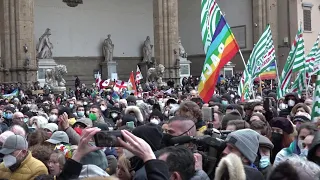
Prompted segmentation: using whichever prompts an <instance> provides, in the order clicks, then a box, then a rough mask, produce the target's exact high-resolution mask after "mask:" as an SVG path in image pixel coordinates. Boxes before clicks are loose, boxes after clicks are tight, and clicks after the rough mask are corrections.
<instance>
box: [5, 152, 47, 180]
mask: <svg viewBox="0 0 320 180" xmlns="http://www.w3.org/2000/svg"><path fill="white" fill-rule="evenodd" d="M0 172H1V173H0V179H10V180H23V179H34V178H35V177H37V176H39V175H42V174H48V169H47V167H46V166H45V165H44V164H43V163H42V162H41V161H39V160H38V159H36V158H34V157H32V154H31V152H29V153H28V155H27V157H26V158H25V160H23V161H22V163H21V164H20V166H19V167H18V169H16V170H15V171H13V172H12V171H11V170H10V169H8V168H6V167H5V166H4V163H1V164H0Z"/></svg>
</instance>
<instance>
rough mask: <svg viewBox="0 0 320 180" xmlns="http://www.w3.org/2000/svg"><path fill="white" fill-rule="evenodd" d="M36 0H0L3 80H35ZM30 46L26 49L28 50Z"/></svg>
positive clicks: (24, 81) (23, 81)
mask: <svg viewBox="0 0 320 180" xmlns="http://www.w3.org/2000/svg"><path fill="white" fill-rule="evenodd" d="M33 13H34V0H1V1H0V26H1V28H0V35H1V36H0V39H1V61H2V65H3V68H4V70H3V78H2V79H0V81H4V82H22V83H26V82H34V81H36V80H37V70H38V68H37V62H36V57H35V45H34V14H33ZM25 47H27V51H25V50H26V49H25Z"/></svg>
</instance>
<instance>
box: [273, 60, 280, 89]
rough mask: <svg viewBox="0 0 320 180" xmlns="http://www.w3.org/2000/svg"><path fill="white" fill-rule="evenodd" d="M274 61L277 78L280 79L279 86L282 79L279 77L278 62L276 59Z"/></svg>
mask: <svg viewBox="0 0 320 180" xmlns="http://www.w3.org/2000/svg"><path fill="white" fill-rule="evenodd" d="M274 62H275V63H276V73H277V80H278V86H279V83H280V79H279V71H278V63H277V60H276V59H275V60H274Z"/></svg>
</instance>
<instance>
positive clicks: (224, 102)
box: [221, 100, 229, 105]
mask: <svg viewBox="0 0 320 180" xmlns="http://www.w3.org/2000/svg"><path fill="white" fill-rule="evenodd" d="M221 104H222V105H228V104H229V102H228V101H226V100H222V101H221Z"/></svg>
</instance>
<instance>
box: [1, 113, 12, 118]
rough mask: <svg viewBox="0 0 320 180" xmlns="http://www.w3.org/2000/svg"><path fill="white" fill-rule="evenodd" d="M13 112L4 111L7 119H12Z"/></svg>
mask: <svg viewBox="0 0 320 180" xmlns="http://www.w3.org/2000/svg"><path fill="white" fill-rule="evenodd" d="M12 115H13V114H12V113H6V112H5V113H3V117H4V118H5V119H12Z"/></svg>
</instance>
